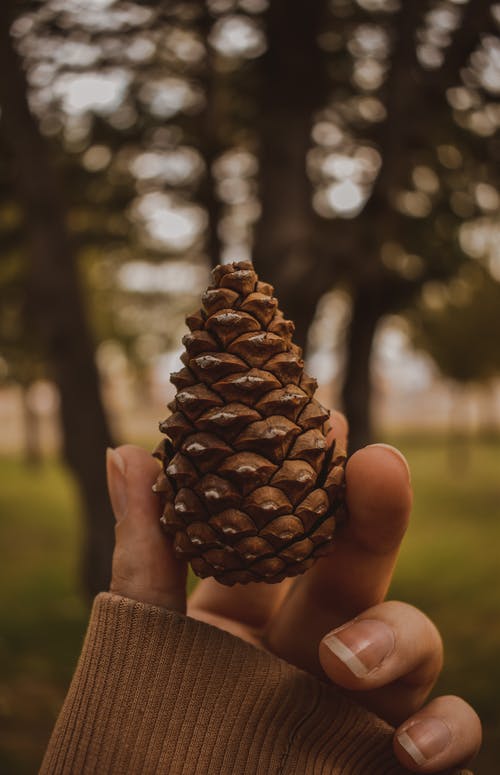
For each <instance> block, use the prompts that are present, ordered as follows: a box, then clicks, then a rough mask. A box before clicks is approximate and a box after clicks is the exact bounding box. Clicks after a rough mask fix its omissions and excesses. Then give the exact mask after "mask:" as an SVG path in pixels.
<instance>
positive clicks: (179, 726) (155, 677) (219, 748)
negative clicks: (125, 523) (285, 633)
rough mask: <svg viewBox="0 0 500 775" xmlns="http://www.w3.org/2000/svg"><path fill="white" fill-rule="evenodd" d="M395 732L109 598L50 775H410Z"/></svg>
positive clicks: (318, 690)
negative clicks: (400, 760) (394, 745)
mask: <svg viewBox="0 0 500 775" xmlns="http://www.w3.org/2000/svg"><path fill="white" fill-rule="evenodd" d="M392 732H393V730H392V729H391V727H389V726H388V725H387V724H385V723H384V722H382V721H380V720H379V719H377V718H376V717H375V716H373V715H372V714H370V713H368V712H367V711H365V710H363V709H361V708H360V707H358V706H357V705H355V704H354V703H352V702H351V701H349V700H348V699H346V698H345V697H344V696H343V695H342V694H340V692H338V691H337V690H336V689H335V688H334V687H331V686H329V685H327V684H325V683H323V682H322V681H319V680H317V679H316V678H314V677H312V676H310V675H308V674H307V673H305V672H303V671H301V670H298V669H297V668H295V667H293V666H291V665H289V664H287V663H286V662H284V661H283V660H281V659H279V658H277V657H275V656H273V655H271V654H268V653H267V652H265V651H262V650H260V649H258V648H255V647H254V646H251V645H250V644H248V643H245V642H244V641H242V640H240V639H239V638H236V637H234V636H232V635H230V634H228V633H226V632H223V631H222V630H219V629H218V628H216V627H212V626H210V625H207V624H204V623H202V622H198V621H196V620H194V619H191V618H189V617H187V616H182V615H180V614H178V613H174V612H171V611H167V610H165V609H162V608H157V607H155V606H150V605H145V604H143V603H137V602H135V601H132V600H129V599H127V598H123V597H119V596H117V595H112V594H109V593H102V594H100V595H98V596H97V598H96V600H95V602H94V606H93V610H92V615H91V619H90V623H89V627H88V631H87V635H86V638H85V642H84V645H83V649H82V653H81V656H80V659H79V662H78V666H77V668H76V671H75V674H74V676H73V680H72V683H71V686H70V689H69V691H68V694H67V697H66V699H65V702H64V705H63V707H62V710H61V712H60V715H59V718H58V720H57V722H56V725H55V728H54V731H53V733H52V737H51V739H50V742H49V745H48V748H47V751H46V753H45V757H44V760H43V763H42V767H41V770H40V773H41V775H58V774H59V773H65V774H66V775H70V773H71V775H75V774H76V773H77V774H78V775H80V773H82V774H86V773H89V774H90V773H99V775H108V774H109V775H163V774H164V775H236V774H238V775H402V773H407V772H408V771H407V770H406V769H404V768H403V767H402V766H401V765H399V764H398V762H397V760H396V759H395V757H394V755H393V753H392V744H391V740H392ZM457 775H458V774H457ZM462 775H467V774H466V773H465V772H462Z"/></svg>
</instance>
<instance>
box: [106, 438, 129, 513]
mask: <svg viewBox="0 0 500 775" xmlns="http://www.w3.org/2000/svg"><path fill="white" fill-rule="evenodd" d="M106 469H107V472H108V489H109V498H110V500H111V506H112V507H113V511H114V513H115V517H116V521H117V522H120V520H122V519H123V517H125V516H126V514H127V482H126V479H125V461H124V460H123V458H122V456H121V455H120V453H119V452H118V450H116V449H111V447H108V449H107V450H106Z"/></svg>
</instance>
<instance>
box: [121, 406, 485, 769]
mask: <svg viewBox="0 0 500 775" xmlns="http://www.w3.org/2000/svg"><path fill="white" fill-rule="evenodd" d="M333 420H334V424H335V426H336V427H335V431H336V435H337V436H345V434H346V427H345V420H344V419H343V417H342V416H341V415H338V414H336V415H334V418H333ZM157 474H158V465H157V463H156V461H155V460H153V459H152V458H151V456H150V455H149V454H148V453H147V452H146V451H144V450H142V449H140V448H138V447H133V446H130V445H127V446H123V447H120V448H119V449H117V450H114V451H110V452H109V453H108V481H109V489H110V496H111V501H112V504H113V509H114V512H115V516H116V520H117V524H116V548H115V553H114V557H113V577H112V582H111V591H112V592H115V593H116V594H119V595H122V596H125V597H129V598H131V599H133V600H139V601H141V602H145V603H149V604H153V605H158V606H162V607H165V608H169V609H171V610H175V611H179V612H181V613H184V612H186V606H187V613H188V614H189V615H190V616H192V617H194V618H197V619H200V620H202V621H205V622H208V623H209V624H213V625H216V626H218V627H220V628H222V629H224V630H226V631H228V632H230V633H232V634H234V635H237V636H238V637H240V638H243V639H245V640H247V641H250V642H252V643H253V644H255V645H256V646H258V647H260V648H266V649H268V650H269V651H271V652H272V653H274V654H277V655H278V656H279V657H282V658H284V659H286V660H288V661H289V662H291V663H293V664H295V665H297V666H299V667H301V668H303V669H305V670H308V671H309V672H311V673H314V674H316V675H318V676H320V677H322V678H323V679H324V678H325V674H326V676H327V677H328V678H329V679H330V680H332V681H333V682H334V683H335V684H336V685H337V686H340V687H342V688H343V689H344V690H345V692H346V693H348V694H351V695H352V696H355V697H356V699H357V701H358V702H359V703H361V704H362V705H364V706H365V707H367V708H369V709H370V710H372V711H373V712H375V713H376V714H377V715H379V716H380V717H382V718H385V719H386V720H388V721H389V722H390V723H392V724H394V725H395V726H396V727H397V729H396V732H395V735H394V751H395V754H396V756H397V758H398V759H399V761H400V762H401V763H402V764H403V765H404V766H406V767H407V768H408V769H410V770H412V771H414V772H422V773H424V772H438V771H440V770H442V769H446V768H447V767H454V766H460V765H462V764H464V763H465V762H466V761H467V760H469V759H470V758H471V757H472V756H473V755H474V754H475V753H476V751H477V750H478V748H479V746H480V742H481V727H480V722H479V719H478V717H477V715H476V713H475V712H474V710H473V709H472V708H471V707H470V706H469V705H467V703H465V702H464V701H463V700H461V699H460V698H458V697H439V698H437V699H434V700H432V701H431V702H429V703H428V704H427V705H426V706H424V705H423V703H424V701H425V698H426V696H427V695H428V693H429V691H430V689H431V688H432V686H433V684H434V683H435V681H436V678H437V676H438V674H439V672H440V670H441V665H442V645H441V639H440V637H439V634H438V632H437V630H436V628H435V626H434V625H433V624H432V622H431V621H430V620H429V619H428V618H427V617H426V616H425V615H424V614H423V613H422V612H420V611H418V610H417V609H416V608H413V607H412V606H410V605H407V604H405V603H400V602H393V601H390V602H383V601H384V597H385V595H386V592H387V589H388V586H389V583H390V580H391V577H392V572H393V569H394V565H395V561H396V556H397V553H398V549H399V545H400V543H401V540H402V538H403V535H404V532H405V529H406V526H407V522H408V518H409V512H410V507H411V486H410V478H409V472H408V466H407V464H406V461H405V460H404V458H403V457H402V455H401V454H400V453H399V452H398V451H397V450H395V449H394V448H392V447H387V446H385V445H382V444H380V445H373V446H370V447H366V448H365V449H362V450H360V451H359V452H357V453H355V454H354V455H353V456H352V458H351V459H350V460H349V463H348V465H347V470H346V482H347V506H348V510H349V520H348V521H347V522H346V523H345V525H344V526H343V527H342V528H340V529H338V531H337V533H336V538H335V543H334V546H333V549H332V552H331V554H330V555H329V556H328V557H324V558H322V559H320V560H318V562H317V563H316V565H315V566H314V567H313V568H312V569H311V570H310V571H308V573H307V574H305V575H304V576H302V577H299V578H297V579H295V580H292V579H287V580H285V581H283V582H281V583H280V584H275V585H266V584H248V585H245V586H242V585H236V586H234V587H224V586H222V585H220V584H218V583H217V582H216V581H215V580H214V579H204V580H203V581H201V582H200V583H199V584H198V586H197V588H196V590H195V591H194V593H193V594H192V595H191V597H190V599H189V601H188V602H186V575H187V568H186V565H185V563H184V562H179V561H178V560H176V558H175V556H174V552H173V548H172V544H171V539H170V538H168V537H167V536H166V535H165V534H164V532H163V530H162V528H161V525H160V522H159V501H158V498H157V497H156V496H155V495H154V493H152V492H151V485H152V484H153V482H154V480H155V478H156V476H157Z"/></svg>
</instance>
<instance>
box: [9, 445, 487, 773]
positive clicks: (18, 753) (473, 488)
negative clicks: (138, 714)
mask: <svg viewBox="0 0 500 775" xmlns="http://www.w3.org/2000/svg"><path fill="white" fill-rule="evenodd" d="M392 441H394V439H393V440H392ZM396 443H398V445H399V446H400V448H402V449H403V451H404V452H405V453H406V454H407V456H408V458H409V460H410V463H411V467H412V472H413V482H414V488H415V492H416V498H415V509H414V514H413V519H412V523H411V527H410V530H409V532H408V535H407V538H406V540H405V543H404V547H403V550H402V553H401V558H400V562H399V564H398V569H397V572H396V576H395V579H394V583H393V586H392V589H391V596H392V597H394V598H399V599H403V600H406V601H408V602H411V603H414V604H415V605H417V606H419V607H421V608H423V609H424V610H425V611H426V612H427V613H428V614H429V615H430V616H431V617H432V618H433V619H434V620H435V621H436V623H437V624H438V626H439V628H440V630H441V632H442V634H443V636H444V641H445V647H446V667H445V670H444V672H443V675H442V677H441V679H440V682H439V685H438V687H437V688H438V690H439V692H440V693H459V694H460V695H462V696H463V697H465V698H466V699H467V700H469V701H470V702H471V703H472V704H473V705H474V706H475V707H476V708H477V710H478V711H479V713H480V715H481V717H482V720H483V722H484V725H485V732H486V734H485V746H484V749H483V752H482V754H481V757H480V759H479V760H478V763H477V765H476V772H477V774H478V775H496V773H497V772H498V753H497V750H498V747H499V745H500V703H499V700H498V693H499V688H500V661H499V660H498V654H499V653H500V616H499V611H500V584H499V580H500V579H499V576H500V574H499V563H498V546H499V544H500V441H497V442H495V441H491V440H490V441H487V440H484V441H481V442H476V443H474V445H473V446H472V447H470V448H468V447H467V448H466V447H465V445H464V447H463V450H461V449H460V448H459V447H455V453H454V456H453V460H451V459H450V454H449V445H448V444H447V443H446V442H445V441H444V440H442V439H440V438H425V439H423V438H422V439H419V438H409V437H406V438H398V439H396ZM457 452H461V453H462V454H460V455H457ZM465 453H467V454H465ZM78 543H79V530H78V513H77V507H76V503H75V493H74V490H73V487H72V485H71V482H70V480H69V478H68V477H67V475H66V474H65V473H64V471H63V470H62V469H61V468H60V467H59V466H57V465H56V464H55V463H46V464H44V465H43V466H42V467H41V468H40V469H27V468H26V467H24V466H23V465H22V464H21V463H20V462H19V461H15V460H10V459H9V460H0V545H1V546H2V548H3V553H2V564H1V565H0V772H2V773H6V775H25V774H26V775H27V774H28V773H33V772H35V771H36V769H37V767H38V765H39V762H40V759H41V756H42V753H43V750H44V748H45V745H46V742H47V738H48V736H49V734H50V730H51V728H52V725H53V723H54V719H55V717H56V714H57V711H58V708H59V706H60V703H61V701H62V699H63V697H64V694H65V690H66V687H67V684H68V682H69V679H70V677H71V674H72V671H73V668H74V664H75V660H76V658H77V655H78V653H79V649H80V645H81V639H82V636H83V633H84V630H85V624H86V619H87V610H86V608H85V605H84V604H83V602H82V599H81V597H80V595H79V589H78V565H77V557H78Z"/></svg>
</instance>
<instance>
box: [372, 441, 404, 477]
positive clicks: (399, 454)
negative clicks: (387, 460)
mask: <svg viewBox="0 0 500 775" xmlns="http://www.w3.org/2000/svg"><path fill="white" fill-rule="evenodd" d="M371 446H372V447H382V448H383V449H387V450H388V451H389V452H392V454H393V455H395V456H396V457H397V458H398V459H399V460H400V461H401V462H402V463H403V464H404V467H405V468H406V471H407V473H408V479H409V480H410V481H411V471H410V466H409V465H408V461H407V460H406V458H405V456H404V455H403V453H402V452H400V451H399V449H397V448H396V447H393V446H392V445H391V444H372V445H371Z"/></svg>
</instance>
